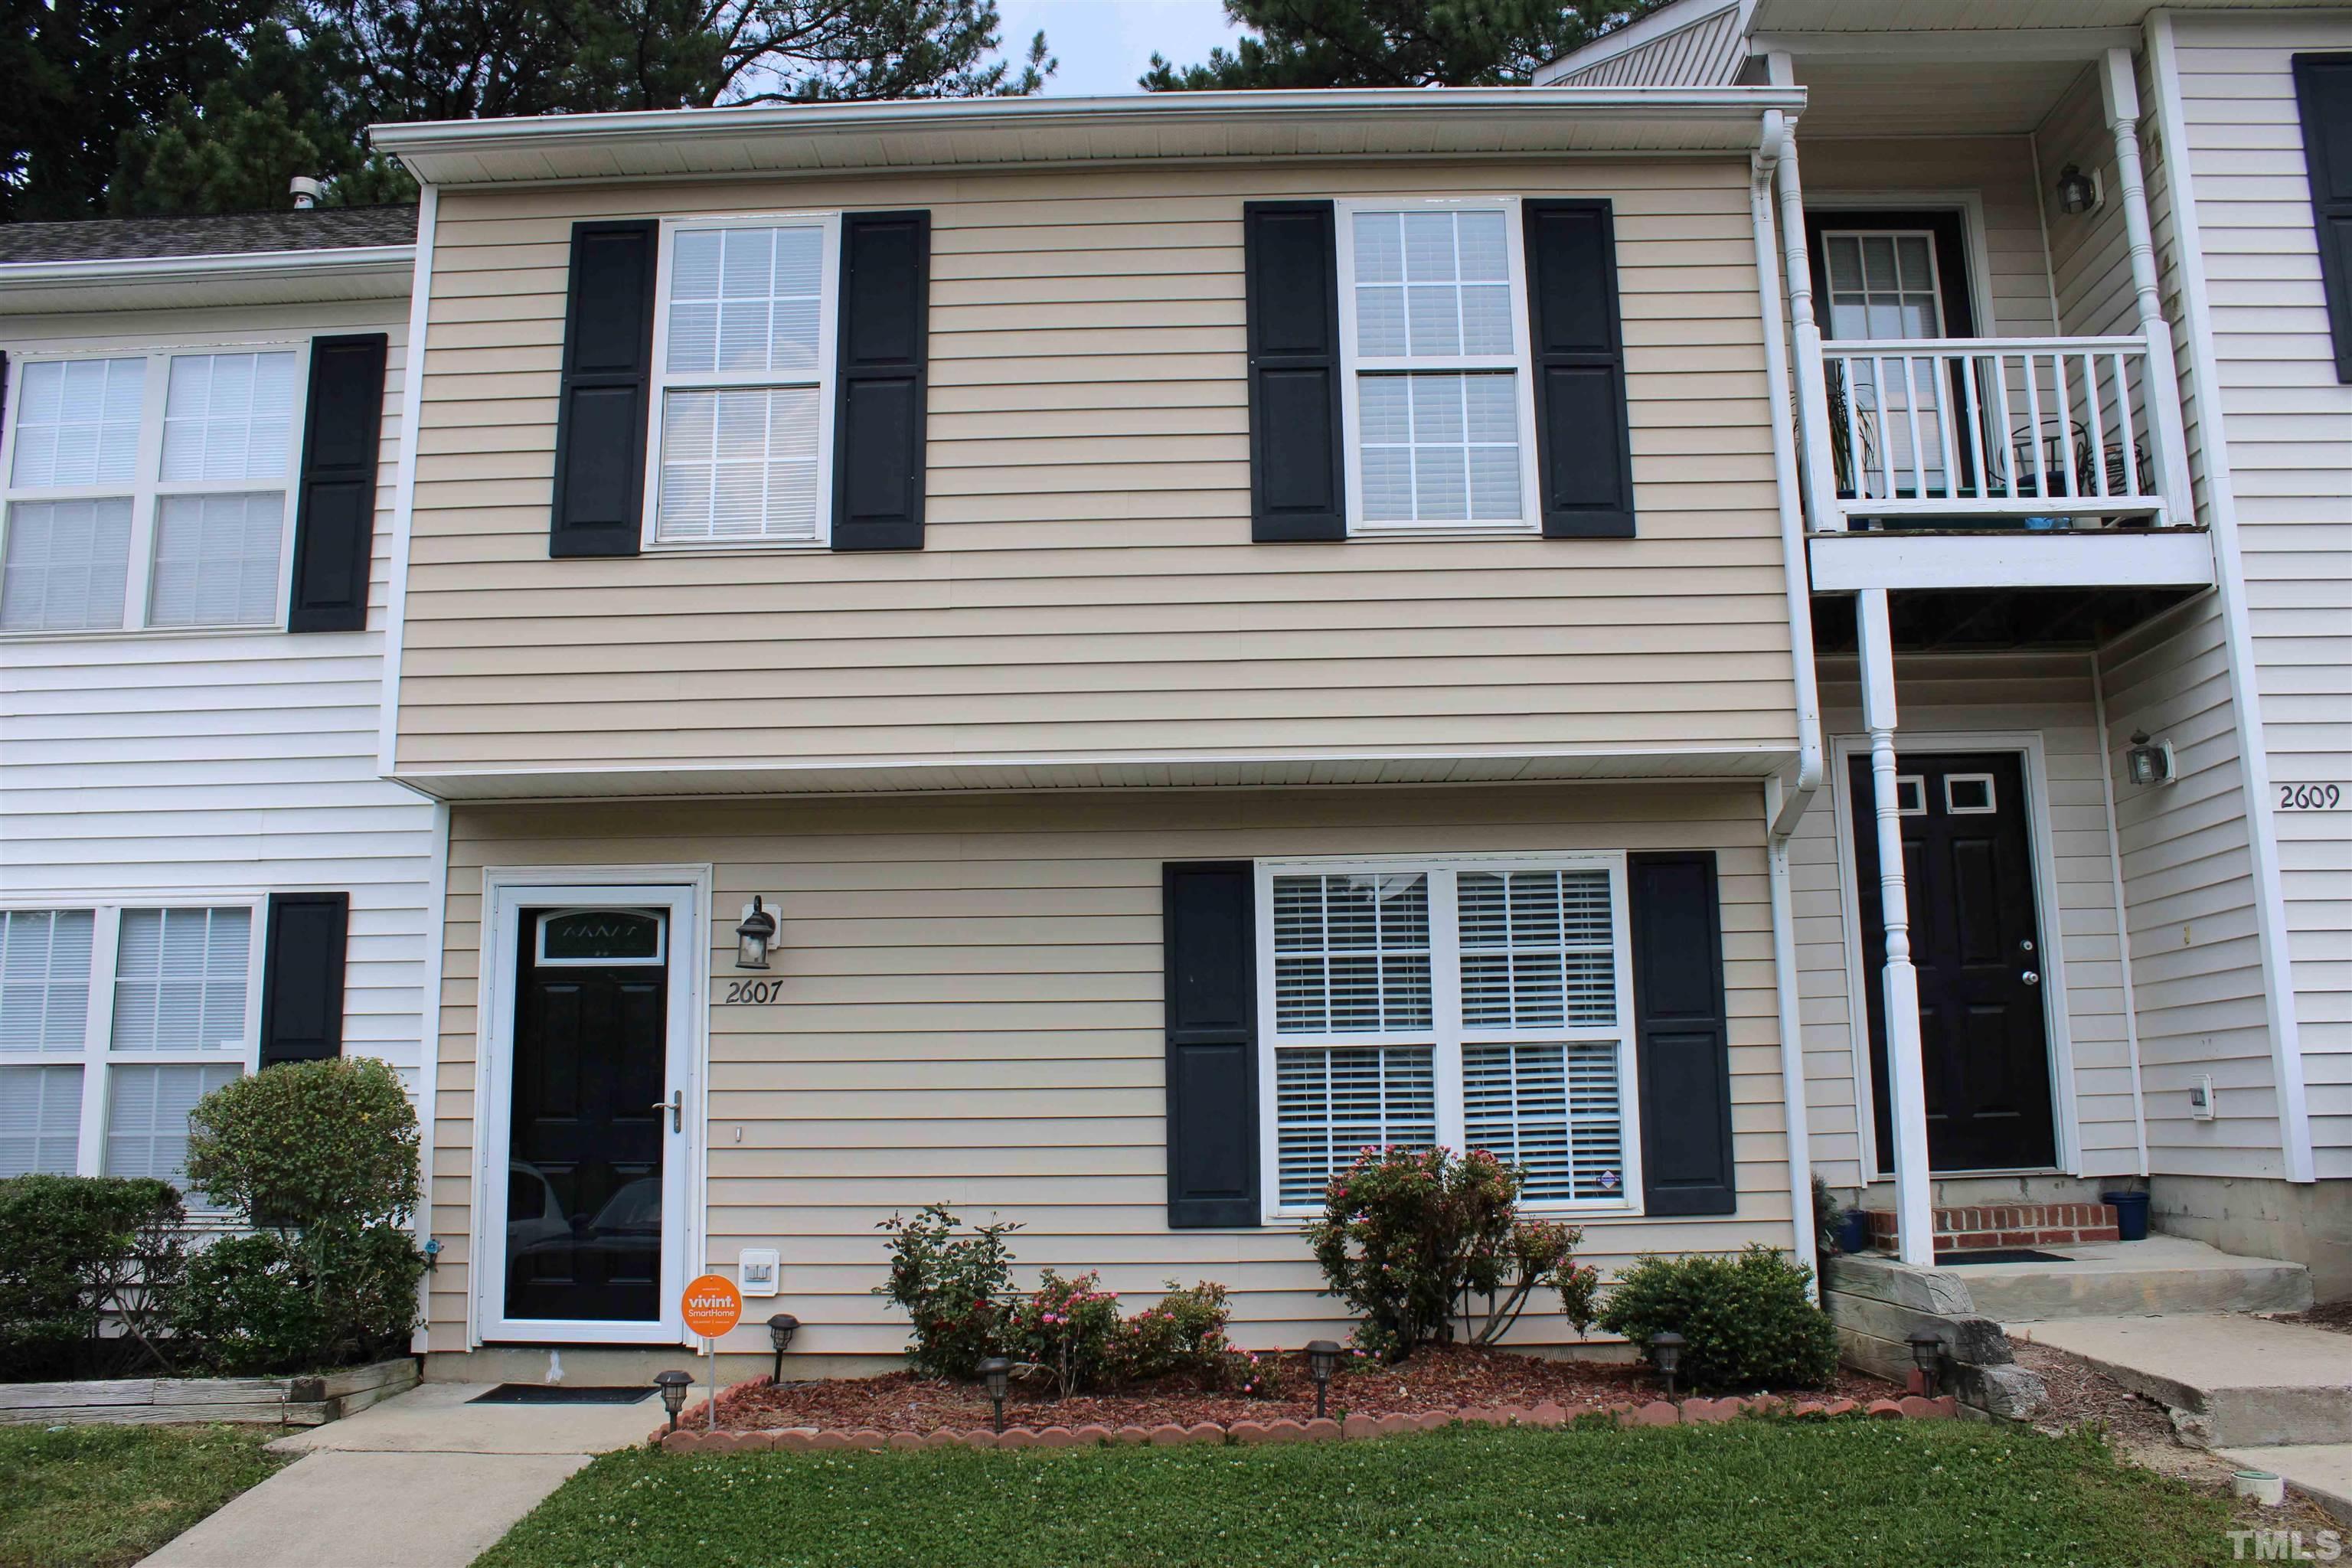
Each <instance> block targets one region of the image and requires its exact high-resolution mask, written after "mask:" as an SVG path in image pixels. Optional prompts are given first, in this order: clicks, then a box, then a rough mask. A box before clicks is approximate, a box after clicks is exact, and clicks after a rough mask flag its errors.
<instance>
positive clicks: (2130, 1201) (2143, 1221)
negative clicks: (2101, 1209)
mask: <svg viewBox="0 0 2352 1568" xmlns="http://www.w3.org/2000/svg"><path fill="white" fill-rule="evenodd" d="M2099 1201H2100V1202H2101V1203H2105V1204H2110V1205H2114V1207H2115V1211H2116V1236H2117V1237H2119V1238H2120V1239H2122V1240H2125V1241H2146V1240H2147V1194H2146V1193H2101V1194H2099Z"/></svg>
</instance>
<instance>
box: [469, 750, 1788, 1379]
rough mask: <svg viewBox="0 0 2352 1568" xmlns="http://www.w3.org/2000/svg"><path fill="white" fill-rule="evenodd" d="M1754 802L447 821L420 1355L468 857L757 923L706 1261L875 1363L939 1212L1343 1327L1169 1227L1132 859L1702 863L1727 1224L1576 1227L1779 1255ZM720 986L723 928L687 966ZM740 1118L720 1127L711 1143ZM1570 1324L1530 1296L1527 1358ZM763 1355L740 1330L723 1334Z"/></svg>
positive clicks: (1155, 893) (1160, 800)
mask: <svg viewBox="0 0 2352 1568" xmlns="http://www.w3.org/2000/svg"><path fill="white" fill-rule="evenodd" d="M1762 846H1763V825H1762V804H1761V799H1760V795H1759V791H1758V790H1756V789H1755V788H1754V787H1752V786H1750V785H1746V784H1659V785H1649V786H1626V785H1622V784H1621V785H1598V784H1594V785H1542V786H1522V787H1516V788H1506V789H1483V790H1480V789H1453V790H1427V789H1423V790H1411V791H1352V792H1329V791H1312V790H1298V791H1282V792H1246V791H1213V792H1212V791H1199V792H1184V793H1174V794H1168V793H1163V794H1157V795H1152V796H1150V797H1143V796H1138V795H1119V794H1092V795H1080V796H1072V797H1056V798H1051V799H1045V798H1040V797H1036V796H1022V795H999V796H994V797H990V798H985V799H982V798H975V797H965V798H948V797H930V798H926V799H901V800H893V801H874V802H861V801H854V800H842V799H835V800H821V801H796V802H791V803H775V804H755V803H740V802H739V803H727V804H719V805H712V804H696V805H687V804H679V805H661V804H638V805H580V804H572V805H560V806H558V805H538V806H472V805H460V806H457V807H456V808H455V811H454V816H453V821H452V834H451V851H450V853H451V863H452V864H451V871H450V878H449V891H448V921H447V927H446V932H447V944H448V945H447V956H446V969H445V972H444V980H443V993H442V995H443V1006H442V1012H441V1053H442V1058H441V1059H442V1068H441V1074H440V1085H441V1089H440V1096H439V1104H438V1106H437V1107H436V1113H437V1126H436V1144H435V1154H434V1171H433V1223H434V1229H435V1232H436V1234H437V1235H438V1236H439V1237H441V1239H442V1243H443V1245H444V1247H446V1248H448V1250H446V1251H445V1252H444V1253H443V1255H442V1259H441V1266H440V1268H439V1269H438V1270H437V1271H436V1273H435V1275H434V1276H433V1279H432V1310H431V1319H432V1323H431V1337H432V1346H433V1348H434V1349H436V1350H444V1351H446V1350H462V1349H464V1348H465V1337H466V1307H465V1302H466V1294H467V1289H468V1258H467V1242H466V1239H465V1238H466V1236H467V1227H468V1225H469V1210H468V1203H469V1198H470V1195H471V1191H472V1182H471V1177H470V1172H471V1171H472V1169H473V1164H474V1153H473V1150H474V1147H475V1129H474V1125H473V1123H474V1117H475V1106H474V1083H475V1057H476V1028H477V1014H476V1007H477V1005H478V997H479V994H480V993H479V980H478V971H479V963H478V942H479V921H480V918H481V907H482V906H481V888H482V869H483V868H484V867H486V866H520V865H529V866H538V867H555V866H562V865H567V864H594V865H600V866H626V865H632V864H655V863H662V864H681V863H683V864H701V863H709V864H711V865H712V866H713V867H714V868H715V880H716V895H715V900H714V902H715V907H716V908H717V910H719V911H720V914H721V915H722V916H723V917H727V918H723V919H721V920H720V921H718V922H716V923H717V924H718V925H719V927H720V928H721V931H722V932H723V931H724V930H725V928H727V927H729V926H730V925H731V923H732V922H731V915H732V911H733V910H736V909H738V908H740V906H741V905H742V904H743V903H745V902H747V901H749V900H750V899H751V895H752V894H753V893H755V892H756V893H760V894H762V895H764V896H765V897H767V898H768V899H770V900H772V903H773V905H774V907H775V908H776V909H777V910H778V912H779V914H780V916H781V919H782V930H781V932H780V934H779V939H778V940H779V950H778V955H777V959H776V966H775V969H774V970H773V972H772V973H773V975H774V977H776V978H778V979H780V980H782V983H783V987H784V1000H783V1001H782V1003H781V1004H779V1005H775V1006H772V1007H764V1008H754V1007H733V1008H727V1007H722V1008H718V1009H715V1010H714V1011H713V1014H712V1019H713V1024H712V1038H711V1042H710V1056H711V1065H710V1068H709V1096H710V1100H709V1103H710V1120H709V1126H708V1130H707V1131H708V1142H709V1149H710V1161H709V1205H710V1208H709V1232H710V1237H709V1248H708V1258H707V1261H708V1262H709V1265H711V1266H712V1267H715V1268H722V1269H723V1268H730V1267H731V1266H732V1265H733V1263H734V1262H735V1259H736V1257H737V1254H738V1252H739V1251H740V1248H742V1247H778V1248H780V1249H781V1250H782V1255H783V1289H782V1297H781V1298H780V1300H778V1302H777V1303H776V1305H777V1307H778V1308H779V1309H780V1310H788V1311H791V1312H793V1313H795V1314H796V1315H798V1316H799V1317H800V1318H801V1319H802V1320H803V1322H804V1323H805V1324H806V1325H807V1327H805V1328H804V1329H803V1331H802V1334H801V1338H800V1339H799V1340H798V1341H796V1342H795V1346H794V1348H795V1349H796V1350H801V1349H805V1350H808V1351H811V1352H824V1353H850V1354H888V1353H893V1352H897V1351H898V1350H899V1349H900V1348H901V1347H902V1346H903V1344H904V1343H905V1338H906V1336H905V1325H904V1321H903V1319H901V1318H900V1317H898V1315H897V1314H896V1313H895V1312H894V1311H893V1310H891V1309H889V1308H888V1307H887V1305H886V1304H885V1303H883V1302H882V1301H880V1300H877V1299H876V1298H875V1297H873V1296H872V1295H870V1294H869V1293H868V1292H869V1290H870V1288H871V1287H872V1286H873V1285H875V1284H876V1283H877V1281H879V1279H881V1277H882V1268H883V1258H884V1252H883V1243H882V1240H881V1238H880V1237H879V1236H878V1234H877V1231H876V1229H875V1226H876V1224H877V1222H878V1221H880V1220H881V1219H883V1218H885V1217H887V1215H889V1214H890V1213H891V1212H892V1211H893V1210H894V1209H899V1210H908V1211H911V1210H912V1209H913V1208H914V1207H916V1206H918V1205H922V1204H924V1203H927V1202H930V1201H932V1200H934V1199H940V1200H945V1201H947V1202H950V1203H952V1204H954V1205H957V1206H958V1207H959V1208H960V1210H961V1212H963V1213H964V1214H966V1215H970V1216H972V1217H979V1216H982V1215H987V1214H989V1213H995V1214H998V1215H1002V1216H1003V1217H1004V1218H1007V1219H1011V1220H1016V1221H1018V1222H1019V1223H1020V1224H1021V1225H1022V1226H1024V1228H1023V1229H1022V1230H1021V1232H1020V1233H1019V1234H1018V1235H1016V1236H1015V1237H1014V1238H1013V1250H1014V1253H1015V1256H1016V1258H1017V1259H1018V1264H1019V1270H1020V1276H1021V1282H1022V1283H1024V1284H1026V1283H1028V1282H1030V1281H1031V1279H1034V1270H1035V1269H1036V1268H1040V1267H1045V1266H1050V1267H1053V1268H1058V1269H1061V1270H1063V1271H1065V1272H1076V1271H1080V1270H1084V1269H1088V1268H1099V1269H1101V1270H1102V1273H1103V1279H1104V1281H1105V1283H1106V1284H1107V1285H1108V1286H1109V1287H1110V1288H1112V1289H1117V1290H1120V1291H1123V1292H1129V1293H1133V1294H1135V1295H1141V1296H1150V1297H1153V1298H1156V1296H1157V1295H1158V1293H1159V1292H1160V1290H1161V1289H1163V1284H1164V1281H1165V1280H1167V1279H1170V1278H1171V1277H1173V1278H1176V1279H1181V1280H1182V1281H1184V1282H1186V1283H1190V1282H1191V1281H1192V1280H1194V1279H1202V1278H1206V1279H1216V1280H1218V1281H1221V1282H1222V1283H1223V1284H1225V1285H1227V1286H1229V1287H1231V1288H1232V1289H1233V1290H1234V1296H1235V1317H1236V1320H1237V1322H1238V1324H1239V1327H1238V1328H1237V1330H1236V1338H1237V1339H1238V1341H1239V1342H1241V1343H1243V1344H1244V1345H1247V1346H1251V1347H1264V1346H1275V1345H1292V1344H1297V1343H1298V1342H1301V1341H1302V1340H1304V1339H1306V1338H1308V1337H1311V1336H1310V1334H1309V1331H1310V1330H1316V1331H1331V1330H1333V1329H1335V1328H1337V1327H1339V1324H1338V1323H1337V1322H1336V1321H1334V1319H1333V1317H1332V1315H1331V1314H1332V1306H1331V1303H1329V1302H1328V1301H1324V1300H1318V1298H1317V1296H1316V1294H1315V1292H1316V1289H1317V1286H1318V1282H1319V1281H1318V1275H1317V1274H1316V1272H1315V1269H1314V1268H1313V1266H1312V1263H1311V1261H1310V1260H1309V1259H1308V1258H1307V1252H1306V1247H1305V1245H1304V1243H1303V1242H1302V1240H1301V1239H1300V1237H1299V1236H1298V1235H1297V1232H1296V1231H1295V1230H1291V1229H1284V1228H1279V1227H1268V1228H1264V1229H1243V1230H1217V1231H1171V1230H1169V1229H1168V1228H1167V1226H1166V1218H1165V1215H1166V1208H1165V1205H1166V1194H1167V1186H1166V1158H1165V1152H1164V1147H1163V1139H1164V1131H1163V1128H1164V1121H1163V1117H1164V1115H1165V1104H1164V1095H1163V1089H1162V1069H1161V1063H1162V1059H1163V1050H1164V1046H1163V1042H1162V1038H1161V1000H1160V999H1161V985H1162V981H1161V970H1160V868H1161V865H1162V863H1163V862H1165V861H1168V860H1177V859H1222V858H1246V857H1274V856H1296V855H1308V854H1355V853H1391V852H1412V853H1423V852H1428V853H1437V852H1443V851H1448V850H1474V849H1486V850H1533V849H1550V848H1570V847H1574V848H1601V849H1614V848H1650V847H1711V848H1714V849H1716V850H1717V852H1718V854H1719V856H1720V860H1719V868H1720V875H1721V888H1722V897H1723V900H1724V929H1725V960H1726V977H1727V990H1728V1002H1729V1008H1730V1016H1731V1056H1732V1072H1733V1100H1734V1107H1733V1119H1734V1129H1735V1138H1736V1140H1737V1142H1736V1150H1735V1152H1736V1158H1737V1162H1738V1184H1739V1192H1740V1199H1739V1211H1738V1215H1734V1216H1724V1217H1720V1218H1705V1219H1681V1220H1633V1221H1609V1222H1603V1221H1598V1220H1595V1221H1591V1222H1589V1223H1588V1224H1587V1226H1586V1231H1587V1243H1586V1252H1587V1254H1588V1256H1590V1257H1591V1258H1592V1259H1593V1260H1595V1261H1597V1262H1599V1263H1600V1264H1601V1266H1602V1268H1603V1270H1604V1272H1613V1271H1614V1269H1615V1268H1619V1267H1622V1265H1623V1264H1624V1263H1626V1262H1628V1261H1630V1260H1631V1258H1632V1257H1633V1254H1635V1253H1637V1252H1641V1251H1645V1250H1652V1249H1657V1250H1674V1251H1681V1250H1690V1249H1706V1250H1714V1249H1730V1248H1735V1247H1738V1246H1740V1245H1742V1244H1743V1243H1745V1242H1747V1241H1749V1240H1763V1241H1767V1242H1771V1243H1774V1244H1776V1245H1780V1246H1787V1245H1789V1244H1790V1241H1791V1239H1792V1238H1791V1234H1790V1226H1789V1215H1790V1205H1789V1197H1788V1191H1787V1188H1788V1171H1787V1163H1786V1152H1787V1150H1786V1143H1785V1140H1784V1115H1783V1105H1782V1098H1781V1092H1780V1073H1779V1055H1778V1051H1779V1047H1778V1043H1777V1038H1776V1026H1775V1019H1776V1005H1775V1002H1774V998H1773V991H1772V950H1771V932H1770V910H1769V898H1768V894H1767V890H1766V885H1765V868H1764V852H1763V847H1762ZM705 957H706V961H707V962H708V963H709V964H710V966H711V969H710V973H712V974H713V975H714V976H716V977H718V978H719V979H721V980H724V979H731V978H734V977H736V975H737V973H738V972H737V971H736V970H735V969H734V968H733V946H732V943H731V940H730V942H728V944H727V945H726V946H724V947H723V948H720V949H719V950H717V951H714V952H710V953H709V954H707V955H705ZM739 1131H740V1140H739V1138H738V1133H739ZM1565 1334H1566V1331H1565V1330H1564V1329H1563V1328H1562V1327H1561V1325H1560V1324H1559V1321H1558V1319H1557V1316H1556V1315H1555V1314H1553V1313H1550V1312H1549V1311H1548V1310H1538V1312H1535V1313H1531V1314H1530V1315H1529V1317H1528V1320H1527V1321H1525V1322H1523V1323H1522V1324H1521V1326H1520V1328H1519V1330H1518V1331H1517V1335H1518V1337H1519V1338H1520V1339H1522V1340H1524V1341H1528V1342H1540V1341H1551V1340H1558V1339H1560V1338H1562V1337H1564V1336H1565ZM763 1347H764V1340H763V1339H761V1336H759V1335H757V1334H755V1333H751V1332H745V1333H741V1334H739V1336H738V1339H737V1342H736V1348H739V1349H747V1350H748V1349H758V1348H763Z"/></svg>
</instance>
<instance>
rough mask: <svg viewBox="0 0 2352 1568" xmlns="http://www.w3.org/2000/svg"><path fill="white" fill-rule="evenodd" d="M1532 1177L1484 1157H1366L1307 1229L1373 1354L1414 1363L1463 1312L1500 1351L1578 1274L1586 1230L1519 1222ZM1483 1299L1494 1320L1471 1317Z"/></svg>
mask: <svg viewBox="0 0 2352 1568" xmlns="http://www.w3.org/2000/svg"><path fill="white" fill-rule="evenodd" d="M1519 1186H1520V1176H1519V1173H1518V1172H1517V1171H1516V1170H1514V1169H1513V1168H1512V1167H1510V1166H1508V1165H1506V1164H1504V1163H1502V1162H1501V1161H1500V1160H1497V1159H1496V1158H1495V1156H1493V1155H1492V1154H1489V1153H1487V1152H1486V1151H1485V1150H1483V1149H1474V1150H1472V1151H1471V1152H1469V1153H1467V1154H1463V1155H1457V1154H1455V1153H1454V1152H1453V1151H1452V1150H1450V1149H1444V1148H1434V1149H1402V1148H1398V1147H1395V1146H1394V1145H1391V1146H1389V1147H1387V1148H1381V1149H1370V1148H1368V1149H1366V1150H1365V1151H1364V1152H1362V1153H1360V1154H1359V1155H1357V1157H1356V1161H1355V1163H1353V1164H1351V1165H1349V1167H1348V1168H1347V1169H1346V1170H1345V1171H1343V1172H1341V1173H1339V1175H1337V1176H1335V1177H1333V1178H1332V1180H1331V1183H1330V1184H1329V1185H1328V1187H1327V1188H1326V1189H1325V1191H1324V1208H1323V1214H1322V1216H1321V1217H1320V1218H1318V1219H1317V1220H1316V1221H1315V1222H1314V1223H1313V1224H1312V1225H1310V1226H1307V1243H1308V1245H1309V1246H1310V1247H1313V1248H1314V1251H1315V1260H1316V1262H1317V1263H1318V1264H1319V1265H1321V1267H1322V1269H1323V1278H1324V1280H1325V1282H1326V1283H1325V1286H1324V1290H1323V1293H1324V1294H1325V1295H1327V1296H1337V1297H1339V1299H1340V1300H1343V1301H1345V1302H1347V1304H1348V1306H1349V1309H1350V1310H1353V1311H1354V1312H1355V1313H1356V1315H1357V1317H1358V1319H1359V1321H1358V1322H1357V1325H1356V1329H1355V1338H1356V1342H1357V1343H1358V1344H1359V1345H1360V1346H1361V1347H1362V1348H1363V1349H1365V1350H1367V1351H1369V1352H1372V1353H1374V1354H1376V1355H1379V1356H1381V1357H1383V1358H1385V1359H1386V1360H1389V1361H1392V1362H1393V1361H1402V1360H1403V1359H1404V1358H1405V1357H1406V1356H1408V1355H1410V1354H1411V1353H1412V1350H1413V1347H1414V1346H1416V1345H1420V1344H1425V1343H1428V1342H1433V1341H1445V1340H1451V1339H1452V1338H1453V1337H1454V1323H1453V1318H1454V1313H1455V1312H1456V1311H1457V1310H1458V1311H1460V1312H1462V1314H1463V1315H1464V1320H1465V1327H1466V1328H1467V1329H1468V1330H1469V1331H1470V1334H1471V1337H1472V1338H1474V1339H1475V1341H1476V1342H1478V1343H1480V1344H1491V1343H1493V1342H1495V1341H1496V1340H1498V1339H1500V1338H1501V1337H1502V1335H1503V1333H1504V1332H1505V1331H1507V1330H1508V1329H1509V1328H1510V1326H1511V1325H1512V1324H1513V1323H1515V1322H1517V1321H1518V1318H1519V1314H1520V1313H1521V1312H1522V1311H1523V1310H1525V1309H1526V1306H1527V1301H1528V1297H1529V1295H1530V1294H1532V1293H1533V1292H1534V1291H1535V1290H1536V1289H1538V1287H1540V1286H1544V1285H1550V1286H1552V1287H1553V1288H1554V1289H1561V1288H1562V1287H1563V1285H1564V1283H1565V1282H1567V1281H1569V1280H1570V1279H1571V1278H1572V1275H1571V1271H1572V1269H1573V1268H1574V1253H1575V1249H1576V1247H1577V1245H1578V1244H1579V1243H1580V1242H1581V1241H1582V1240H1583V1239H1584V1235H1583V1232H1581V1231H1580V1230H1578V1229H1576V1228H1575V1227H1574V1226H1565V1225H1558V1224H1553V1223H1549V1222H1546V1221H1540V1220H1523V1219H1521V1218H1519V1217H1518V1201H1519ZM1474 1296H1475V1297H1479V1298H1483V1299H1484V1301H1485V1303H1486V1305H1485V1310H1484V1311H1483V1313H1482V1314H1479V1315H1478V1316H1476V1317H1475V1318H1474V1317H1473V1315H1472V1314H1471V1311H1470V1300H1471V1298H1472V1297H1474Z"/></svg>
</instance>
